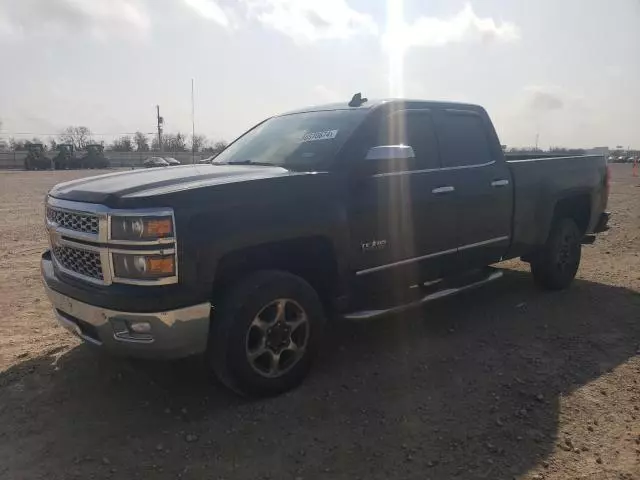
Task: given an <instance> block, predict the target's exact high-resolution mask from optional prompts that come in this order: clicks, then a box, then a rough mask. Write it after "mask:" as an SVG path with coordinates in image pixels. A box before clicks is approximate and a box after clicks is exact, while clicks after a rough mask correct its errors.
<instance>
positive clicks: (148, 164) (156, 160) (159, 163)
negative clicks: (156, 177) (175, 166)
mask: <svg viewBox="0 0 640 480" xmlns="http://www.w3.org/2000/svg"><path fill="white" fill-rule="evenodd" d="M142 165H144V168H154V167H168V166H169V163H168V162H167V161H166V160H165V159H164V158H162V157H149V158H147V159H146V160H145V161H144V162H143V163H142Z"/></svg>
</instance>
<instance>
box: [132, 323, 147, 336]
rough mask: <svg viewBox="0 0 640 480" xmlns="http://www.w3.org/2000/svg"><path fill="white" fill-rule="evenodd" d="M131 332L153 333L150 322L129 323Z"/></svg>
mask: <svg viewBox="0 0 640 480" xmlns="http://www.w3.org/2000/svg"><path fill="white" fill-rule="evenodd" d="M129 330H131V331H132V332H134V333H149V332H150V331H151V324H150V323H149V322H135V323H129Z"/></svg>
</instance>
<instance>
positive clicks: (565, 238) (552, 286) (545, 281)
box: [531, 218, 582, 290]
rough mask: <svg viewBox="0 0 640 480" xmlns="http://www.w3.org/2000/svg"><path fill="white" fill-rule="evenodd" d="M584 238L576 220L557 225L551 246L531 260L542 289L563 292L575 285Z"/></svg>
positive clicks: (568, 219) (553, 232)
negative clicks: (572, 283) (572, 284)
mask: <svg viewBox="0 0 640 480" xmlns="http://www.w3.org/2000/svg"><path fill="white" fill-rule="evenodd" d="M581 237H582V235H581V233H580V229H579V228H578V226H577V225H576V223H575V222H574V221H573V220H572V219H570V218H562V219H559V220H557V221H556V222H554V224H553V226H552V228H551V232H550V234H549V238H548V239H547V243H546V244H545V246H544V247H543V248H542V250H541V251H540V252H538V253H537V254H536V255H535V256H534V258H532V260H531V273H532V274H533V278H534V280H535V282H536V283H537V284H538V285H539V286H541V287H543V288H546V289H549V290H561V289H564V288H567V287H568V286H569V285H570V284H571V282H572V281H573V279H574V277H575V276H576V273H577V271H578V267H579V266H580V257H581V250H582V242H581Z"/></svg>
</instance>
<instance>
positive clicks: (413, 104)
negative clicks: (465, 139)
mask: <svg viewBox="0 0 640 480" xmlns="http://www.w3.org/2000/svg"><path fill="white" fill-rule="evenodd" d="M394 103H395V104H399V103H402V104H405V105H406V106H407V108H439V109H440V108H451V109H459V110H475V111H478V110H482V107H481V106H480V105H474V104H472V103H459V102H441V101H433V100H416V99H410V98H383V99H376V100H367V101H366V102H365V103H363V104H362V105H360V106H359V107H350V106H349V102H340V103H327V104H324V105H314V106H310V107H304V108H299V109H296V110H291V111H288V112H284V113H281V114H280V115H291V114H294V113H307V112H323V111H329V110H373V109H375V108H376V107H380V106H382V105H388V104H394Z"/></svg>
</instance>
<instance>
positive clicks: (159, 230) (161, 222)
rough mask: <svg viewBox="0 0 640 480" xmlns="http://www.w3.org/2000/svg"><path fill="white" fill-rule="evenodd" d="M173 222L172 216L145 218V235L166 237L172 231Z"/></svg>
mask: <svg viewBox="0 0 640 480" xmlns="http://www.w3.org/2000/svg"><path fill="white" fill-rule="evenodd" d="M172 230H173V224H172V222H171V219H170V218H162V219H158V220H155V219H154V220H151V219H149V220H145V222H144V237H166V236H168V235H170V234H171V233H172Z"/></svg>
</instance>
